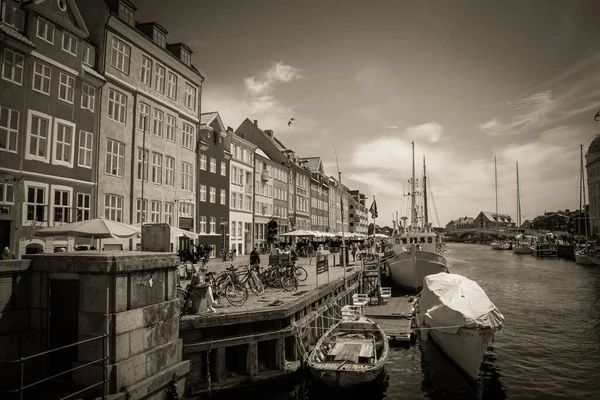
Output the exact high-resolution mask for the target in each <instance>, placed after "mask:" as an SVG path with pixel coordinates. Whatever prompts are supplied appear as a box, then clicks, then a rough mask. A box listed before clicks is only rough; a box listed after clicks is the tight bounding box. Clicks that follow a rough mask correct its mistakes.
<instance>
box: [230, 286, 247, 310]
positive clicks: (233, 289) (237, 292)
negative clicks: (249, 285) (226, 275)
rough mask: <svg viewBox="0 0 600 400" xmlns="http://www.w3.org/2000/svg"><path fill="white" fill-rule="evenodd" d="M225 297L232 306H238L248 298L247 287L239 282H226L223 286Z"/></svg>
mask: <svg viewBox="0 0 600 400" xmlns="http://www.w3.org/2000/svg"><path fill="white" fill-rule="evenodd" d="M225 298H226V299H227V301H228V302H229V304H231V305H232V306H236V307H240V306H242V305H243V304H244V303H245V302H246V300H248V289H246V286H242V285H240V284H239V283H232V282H230V283H228V284H227V286H225Z"/></svg>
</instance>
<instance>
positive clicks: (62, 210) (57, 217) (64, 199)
mask: <svg viewBox="0 0 600 400" xmlns="http://www.w3.org/2000/svg"><path fill="white" fill-rule="evenodd" d="M53 191H54V203H53V210H52V212H53V215H54V223H55V224H56V223H57V222H58V223H61V224H67V223H69V222H70V218H69V209H70V194H71V191H69V190H63V189H53Z"/></svg>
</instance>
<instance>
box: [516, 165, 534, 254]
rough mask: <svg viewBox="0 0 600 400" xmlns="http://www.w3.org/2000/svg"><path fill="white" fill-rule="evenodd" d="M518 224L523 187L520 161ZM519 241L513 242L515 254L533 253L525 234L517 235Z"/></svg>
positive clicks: (519, 222)
mask: <svg viewBox="0 0 600 400" xmlns="http://www.w3.org/2000/svg"><path fill="white" fill-rule="evenodd" d="M517 226H518V227H519V228H520V227H521V187H520V186H519V162H518V161H517ZM515 239H517V242H516V243H514V244H513V248H512V251H513V253H515V254H531V251H532V250H531V243H529V241H528V240H527V239H526V238H525V236H524V235H522V234H520V235H517V237H516V238H515Z"/></svg>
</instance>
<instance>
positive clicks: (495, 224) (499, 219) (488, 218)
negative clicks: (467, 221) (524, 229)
mask: <svg viewBox="0 0 600 400" xmlns="http://www.w3.org/2000/svg"><path fill="white" fill-rule="evenodd" d="M473 227H474V228H475V229H496V228H498V229H500V230H506V229H510V228H514V227H515V223H514V222H513V220H512V218H511V216H510V215H508V214H499V213H498V214H496V213H493V212H489V211H480V212H479V214H478V215H477V217H475V219H474V220H473Z"/></svg>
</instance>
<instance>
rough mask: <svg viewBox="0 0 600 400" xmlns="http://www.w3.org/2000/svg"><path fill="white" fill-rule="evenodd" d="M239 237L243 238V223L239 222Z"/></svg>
mask: <svg viewBox="0 0 600 400" xmlns="http://www.w3.org/2000/svg"><path fill="white" fill-rule="evenodd" d="M238 237H239V238H242V237H243V235H242V221H238Z"/></svg>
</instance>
